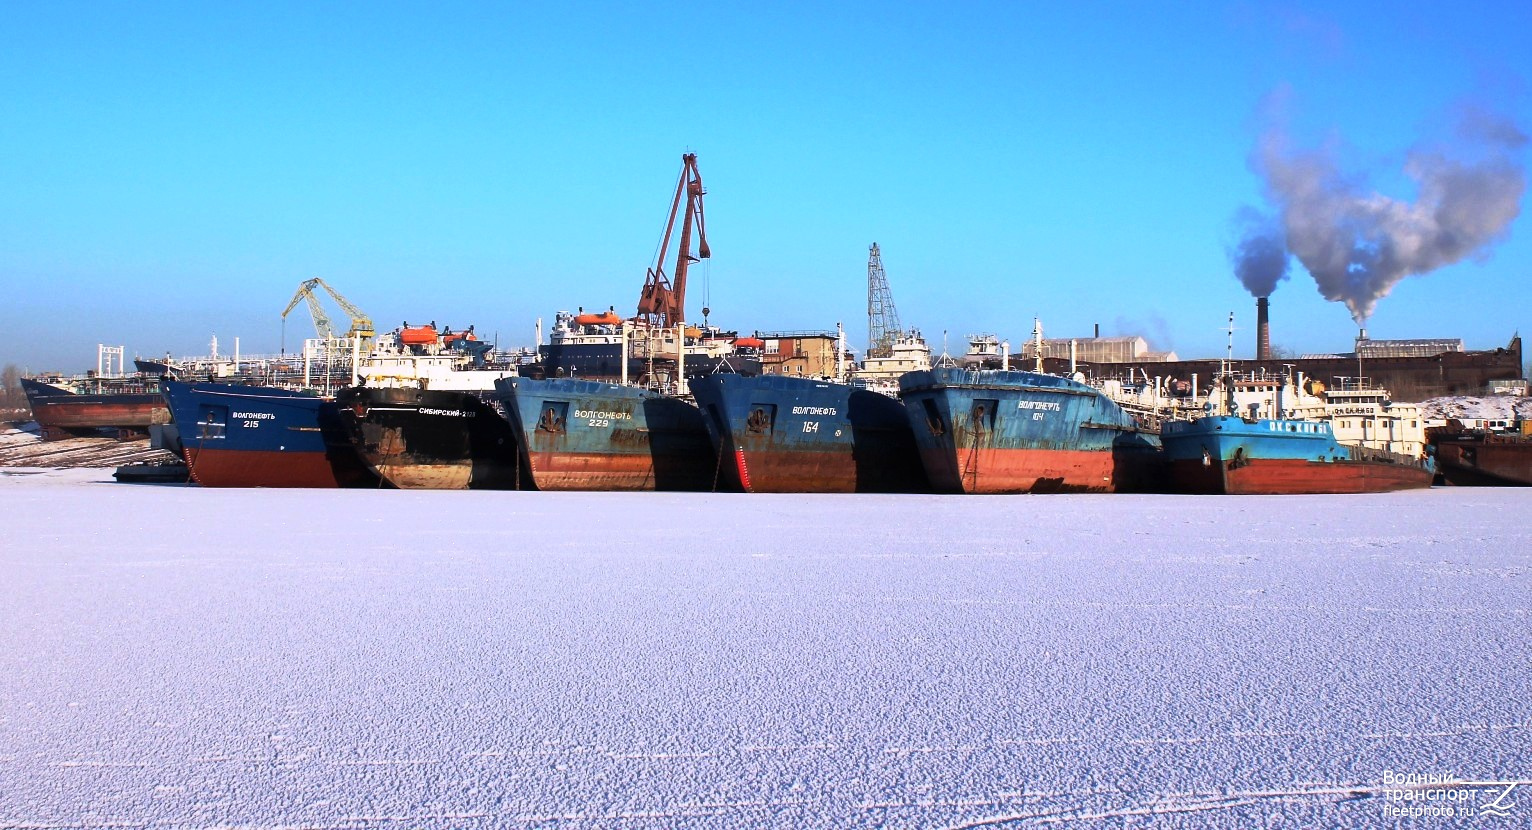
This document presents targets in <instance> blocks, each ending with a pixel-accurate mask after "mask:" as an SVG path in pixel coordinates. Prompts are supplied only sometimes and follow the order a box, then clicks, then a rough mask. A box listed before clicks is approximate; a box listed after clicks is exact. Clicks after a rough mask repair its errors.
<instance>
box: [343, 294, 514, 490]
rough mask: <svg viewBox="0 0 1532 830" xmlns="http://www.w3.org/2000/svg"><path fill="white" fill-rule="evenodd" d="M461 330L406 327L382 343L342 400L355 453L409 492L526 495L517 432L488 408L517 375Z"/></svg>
mask: <svg viewBox="0 0 1532 830" xmlns="http://www.w3.org/2000/svg"><path fill="white" fill-rule="evenodd" d="M492 356H493V349H492V347H491V346H490V344H488V343H484V342H482V341H480V340H478V339H477V338H476V337H475V336H474V334H473V328H472V327H471V326H470V327H469V328H468V329H466V330H464V331H459V332H454V331H452V330H451V329H443V330H440V331H438V330H437V328H436V324H435V323H434V322H433V323H432V324H431V325H428V326H410V325H408V324H405V325H404V326H402V327H401V328H399V329H398V330H397V331H395V332H393V333H391V334H385V335H383V336H381V337H379V338H378V341H377V343H376V345H375V347H374V349H373V352H372V353H371V354H370V355H368V358H367V360H366V362H365V363H364V364H363V365H362V367H361V369H360V372H359V374H360V378H359V381H360V382H359V384H358V385H356V386H353V387H350V388H347V389H342V390H341V391H340V392H338V393H336V397H335V400H336V404H337V407H338V410H339V413H340V418H341V420H342V422H343V423H344V425H345V428H346V433H347V434H348V435H349V436H350V439H351V442H352V444H353V446H354V447H355V448H356V450H357V452H358V453H360V454H361V457H362V459H363V460H364V461H365V462H366V463H367V466H368V467H369V468H370V469H371V470H372V471H373V472H374V473H376V474H377V475H378V476H379V477H381V478H383V479H384V480H385V481H387V482H389V483H390V484H392V485H394V486H395V487H399V488H403V489H431V490H467V489H475V490H481V489H488V490H510V489H526V488H528V487H530V483H529V481H528V480H526V479H525V478H524V476H523V466H524V465H523V464H522V456H521V454H520V453H519V452H518V450H517V446H516V441H515V438H514V436H513V435H512V433H511V431H510V426H509V424H507V423H506V422H505V419H504V418H502V417H501V415H500V413H499V412H498V411H497V410H496V408H495V406H494V405H493V404H492V403H491V402H490V399H491V398H492V396H493V393H494V384H495V382H496V381H497V380H500V379H502V378H506V377H511V376H514V375H515V374H516V368H515V366H513V365H511V364H510V363H508V362H504V361H501V360H497V359H493V357H492Z"/></svg>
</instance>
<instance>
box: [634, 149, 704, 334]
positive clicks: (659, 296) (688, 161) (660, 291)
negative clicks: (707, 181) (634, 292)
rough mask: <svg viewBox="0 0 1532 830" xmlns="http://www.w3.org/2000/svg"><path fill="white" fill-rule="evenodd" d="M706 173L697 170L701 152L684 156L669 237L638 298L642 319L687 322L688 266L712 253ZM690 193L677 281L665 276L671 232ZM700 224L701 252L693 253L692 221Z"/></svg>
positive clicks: (668, 224) (667, 227)
mask: <svg viewBox="0 0 1532 830" xmlns="http://www.w3.org/2000/svg"><path fill="white" fill-rule="evenodd" d="M706 192H707V191H705V190H703V189H702V174H701V173H699V172H697V154H696V153H686V154H685V155H683V156H681V180H680V181H679V182H677V183H676V195H675V198H674V199H672V200H671V202H670V220H669V221H668V222H666V223H665V239H664V241H663V242H661V243H660V255H659V258H658V259H657V260H656V261H655V263H654V267H652V268H650V269H649V273H648V274H647V276H645V278H644V291H643V294H641V295H639V298H638V318H639V319H642V320H644V321H646V322H648V323H649V324H651V325H656V326H674V325H678V324H680V323H684V322H686V269H687V268H688V267H689V266H690V265H691V264H692V263H693V262H700V261H702V260H704V259H707V258H708V257H709V256H711V255H712V254H711V252H709V251H708V247H707V223H705V222H704V221H703V219H702V195H703V194H704V193H706ZM683 195H685V196H686V214H685V216H684V218H682V220H681V246H680V250H679V251H677V253H676V270H675V284H674V287H672V285H671V281H670V279H668V278H667V277H666V276H665V254H666V253H667V252H668V251H669V249H670V234H671V232H672V231H674V230H675V226H676V214H677V212H678V211H679V210H680V208H681V197H682V196H683ZM693 222H695V223H696V225H697V255H696V256H692V254H691V242H692V224H693Z"/></svg>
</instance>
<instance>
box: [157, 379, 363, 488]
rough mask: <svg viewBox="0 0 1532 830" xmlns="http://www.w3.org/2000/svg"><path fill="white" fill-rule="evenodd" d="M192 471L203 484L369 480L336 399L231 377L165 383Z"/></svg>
mask: <svg viewBox="0 0 1532 830" xmlns="http://www.w3.org/2000/svg"><path fill="white" fill-rule="evenodd" d="M161 390H162V392H163V393H164V396H165V401H166V403H168V404H169V407H170V411H171V413H172V414H173V416H174V418H175V423H176V427H177V431H178V432H179V433H180V438H181V444H182V452H183V453H184V454H185V457H186V465H187V468H188V469H189V470H190V472H191V477H192V479H193V480H194V481H196V482H197V483H198V484H201V485H203V486H204V487H365V486H378V483H379V482H378V479H377V477H376V476H375V475H373V473H372V472H371V471H370V470H369V469H368V468H367V465H366V464H364V463H363V462H362V458H361V456H359V455H358V454H357V452H356V449H355V448H354V447H353V446H352V444H351V441H350V439H349V438H348V437H347V435H346V431H345V428H344V426H343V425H342V424H341V421H340V412H339V410H338V409H337V408H336V405H335V402H334V400H332V399H328V398H321V397H319V396H317V395H314V394H312V393H308V392H302V391H295V390H290V389H279V388H274V387H263V386H241V385H237V384H228V383H182V382H180V381H172V380H166V381H164V382H163V383H162V384H161Z"/></svg>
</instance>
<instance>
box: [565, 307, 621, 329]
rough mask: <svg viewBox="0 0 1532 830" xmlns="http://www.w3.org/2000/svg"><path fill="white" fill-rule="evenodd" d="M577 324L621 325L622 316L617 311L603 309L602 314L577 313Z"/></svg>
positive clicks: (575, 319)
mask: <svg viewBox="0 0 1532 830" xmlns="http://www.w3.org/2000/svg"><path fill="white" fill-rule="evenodd" d="M574 322H575V325H577V326H620V325H622V318H621V317H619V316H618V315H617V312H615V311H610V310H608V311H603V312H601V313H600V314H576V315H575V318H574Z"/></svg>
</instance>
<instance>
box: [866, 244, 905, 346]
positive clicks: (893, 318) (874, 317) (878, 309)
mask: <svg viewBox="0 0 1532 830" xmlns="http://www.w3.org/2000/svg"><path fill="white" fill-rule="evenodd" d="M903 336H905V331H904V328H903V327H902V326H900V325H899V310H898V309H896V308H894V294H893V292H892V291H890V290H889V287H888V276H887V275H886V274H884V273H883V252H882V251H880V250H878V243H876V242H874V243H872V247H870V248H868V249H867V356H868V357H888V356H889V355H891V354H893V345H894V341H896V340H898V339H899V338H901V337H903Z"/></svg>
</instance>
